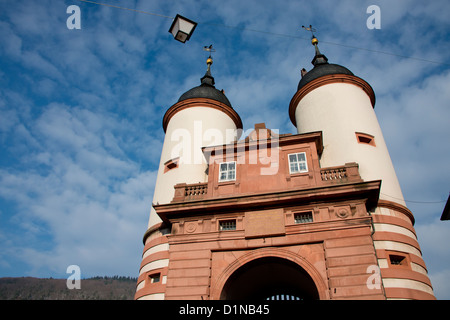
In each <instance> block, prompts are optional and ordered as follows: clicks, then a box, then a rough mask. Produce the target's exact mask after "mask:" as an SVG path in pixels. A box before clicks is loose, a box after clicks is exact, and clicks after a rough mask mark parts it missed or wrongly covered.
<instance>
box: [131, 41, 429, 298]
mask: <svg viewBox="0 0 450 320" xmlns="http://www.w3.org/2000/svg"><path fill="white" fill-rule="evenodd" d="M313 44H314V46H315V50H316V54H315V57H314V59H313V61H312V63H313V65H314V68H313V69H312V70H310V71H309V72H307V73H306V74H305V73H304V74H303V76H302V78H301V80H300V83H299V85H298V91H297V92H296V94H295V95H294V97H293V98H292V100H291V103H290V106H289V116H290V119H291V121H292V123H293V124H294V125H295V126H296V128H297V134H279V133H278V132H276V130H271V129H269V128H266V127H265V125H264V124H257V125H255V128H254V130H252V131H251V132H250V133H249V134H248V135H247V137H242V139H241V140H239V138H240V134H239V133H240V131H242V130H240V129H242V122H241V119H240V117H239V115H238V114H237V112H236V111H235V110H234V109H233V108H232V106H231V103H230V102H229V100H228V99H227V98H226V96H225V95H224V93H223V91H219V90H217V89H216V88H215V87H214V78H213V77H212V76H211V72H210V66H211V64H212V60H211V59H208V61H207V64H208V69H207V72H206V74H205V76H204V77H203V78H202V79H201V85H200V86H198V87H195V88H192V89H191V90H189V91H187V92H186V93H184V94H183V95H182V96H181V97H180V99H179V101H178V102H177V103H175V104H174V105H172V106H171V107H170V108H169V109H168V110H167V112H166V114H165V116H164V119H163V128H164V130H165V132H166V137H165V141H164V146H163V150H162V155H161V162H160V167H159V172H158V177H157V181H156V186H155V194H154V200H153V207H152V211H151V213H150V220H149V226H148V230H147V232H146V233H145V235H144V250H143V258H142V263H141V267H140V274H139V278H138V283H137V290H136V295H135V298H136V299H203V300H208V299H214V300H216V299H434V294H433V290H432V286H431V283H430V280H429V278H428V276H427V270H426V265H425V263H424V261H423V259H422V254H421V250H420V246H419V243H418V241H417V237H416V234H415V230H414V227H413V225H414V216H413V214H412V213H411V211H410V210H409V209H408V208H407V207H406V205H405V202H404V200H403V195H402V192H401V189H400V185H399V183H398V180H397V177H396V174H395V171H394V168H393V165H392V162H391V159H390V157H389V153H388V150H387V147H386V144H385V142H384V139H383V135H382V132H381V129H380V127H379V124H378V121H377V119H376V115H375V112H374V109H373V108H374V105H375V95H374V92H373V90H372V88H371V86H370V85H369V84H368V83H367V82H365V81H364V80H363V79H361V78H359V77H356V76H355V75H354V74H353V73H352V72H351V71H350V70H348V69H347V68H345V67H343V66H340V65H336V64H329V63H328V61H327V58H326V57H325V56H324V55H323V54H321V53H320V51H319V49H318V47H317V39H315V38H314V39H313Z"/></svg>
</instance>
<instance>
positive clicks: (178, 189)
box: [172, 182, 208, 202]
mask: <svg viewBox="0 0 450 320" xmlns="http://www.w3.org/2000/svg"><path fill="white" fill-rule="evenodd" d="M174 188H175V195H174V197H173V200H172V202H178V201H189V200H200V199H203V198H204V197H206V193H207V192H208V183H207V182H204V183H194V184H186V183H179V184H177V185H175V186H174Z"/></svg>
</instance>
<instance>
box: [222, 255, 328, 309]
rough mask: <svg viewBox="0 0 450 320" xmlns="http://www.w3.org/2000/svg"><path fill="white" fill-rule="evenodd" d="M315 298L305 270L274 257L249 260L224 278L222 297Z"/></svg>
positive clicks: (310, 280) (310, 279) (311, 283)
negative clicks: (225, 279) (226, 278)
mask: <svg viewBox="0 0 450 320" xmlns="http://www.w3.org/2000/svg"><path fill="white" fill-rule="evenodd" d="M282 297H283V298H284V297H288V298H289V299H292V298H295V299H302V300H315V299H317V300H318V299H319V293H318V291H317V288H316V285H315V284H314V281H313V279H312V278H311V277H310V276H309V274H308V273H307V272H306V271H305V270H304V269H303V268H302V267H300V266H299V265H297V264H296V263H294V262H292V261H290V260H287V259H283V258H278V257H265V258H259V259H255V260H252V261H250V262H248V263H246V264H245V265H243V266H241V267H240V268H239V269H237V270H236V271H235V272H233V274H232V275H231V276H230V277H229V278H228V280H227V281H226V283H225V285H224V287H223V290H222V292H221V295H220V299H222V300H263V299H270V298H275V299H281V298H282Z"/></svg>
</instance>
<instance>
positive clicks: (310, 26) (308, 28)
mask: <svg viewBox="0 0 450 320" xmlns="http://www.w3.org/2000/svg"><path fill="white" fill-rule="evenodd" d="M302 28H303V29H305V30H306V31H311V35H312V38H315V37H316V36H315V35H314V32H316V31H317V30H316V29H314V28H313V27H312V25H309V27H305V26H302Z"/></svg>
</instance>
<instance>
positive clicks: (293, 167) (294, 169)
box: [291, 162, 298, 173]
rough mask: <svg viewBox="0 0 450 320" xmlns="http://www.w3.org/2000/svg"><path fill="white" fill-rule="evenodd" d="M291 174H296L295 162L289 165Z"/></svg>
mask: <svg viewBox="0 0 450 320" xmlns="http://www.w3.org/2000/svg"><path fill="white" fill-rule="evenodd" d="M291 172H292V173H294V172H298V165H297V163H296V162H294V163H291Z"/></svg>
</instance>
